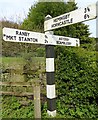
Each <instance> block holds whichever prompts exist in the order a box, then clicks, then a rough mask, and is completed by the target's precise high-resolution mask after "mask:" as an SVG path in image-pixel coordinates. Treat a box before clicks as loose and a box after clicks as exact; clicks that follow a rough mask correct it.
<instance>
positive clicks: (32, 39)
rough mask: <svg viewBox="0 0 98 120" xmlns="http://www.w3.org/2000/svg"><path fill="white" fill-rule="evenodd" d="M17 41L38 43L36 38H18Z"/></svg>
mask: <svg viewBox="0 0 98 120" xmlns="http://www.w3.org/2000/svg"><path fill="white" fill-rule="evenodd" d="M19 41H24V42H25V41H27V42H38V39H36V38H27V37H19Z"/></svg>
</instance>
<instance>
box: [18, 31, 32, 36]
mask: <svg viewBox="0 0 98 120" xmlns="http://www.w3.org/2000/svg"><path fill="white" fill-rule="evenodd" d="M29 34H30V33H28V32H21V31H16V35H21V36H29Z"/></svg>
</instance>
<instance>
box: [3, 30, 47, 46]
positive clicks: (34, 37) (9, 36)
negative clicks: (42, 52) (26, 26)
mask: <svg viewBox="0 0 98 120" xmlns="http://www.w3.org/2000/svg"><path fill="white" fill-rule="evenodd" d="M44 38H45V35H44V34H43V33H38V32H31V31H25V30H19V29H12V28H3V39H4V40H5V41H10V42H25V43H35V44H45V39H44Z"/></svg>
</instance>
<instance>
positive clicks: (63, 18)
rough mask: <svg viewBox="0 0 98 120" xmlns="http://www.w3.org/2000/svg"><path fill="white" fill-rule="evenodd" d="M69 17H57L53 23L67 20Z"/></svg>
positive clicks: (68, 15)
mask: <svg viewBox="0 0 98 120" xmlns="http://www.w3.org/2000/svg"><path fill="white" fill-rule="evenodd" d="M69 17H70V14H67V15H64V16H61V17H58V18H56V19H54V21H53V22H59V21H61V20H65V19H68V18H69Z"/></svg>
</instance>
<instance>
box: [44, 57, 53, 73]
mask: <svg viewBox="0 0 98 120" xmlns="http://www.w3.org/2000/svg"><path fill="white" fill-rule="evenodd" d="M46 71H47V72H54V58H46Z"/></svg>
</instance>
